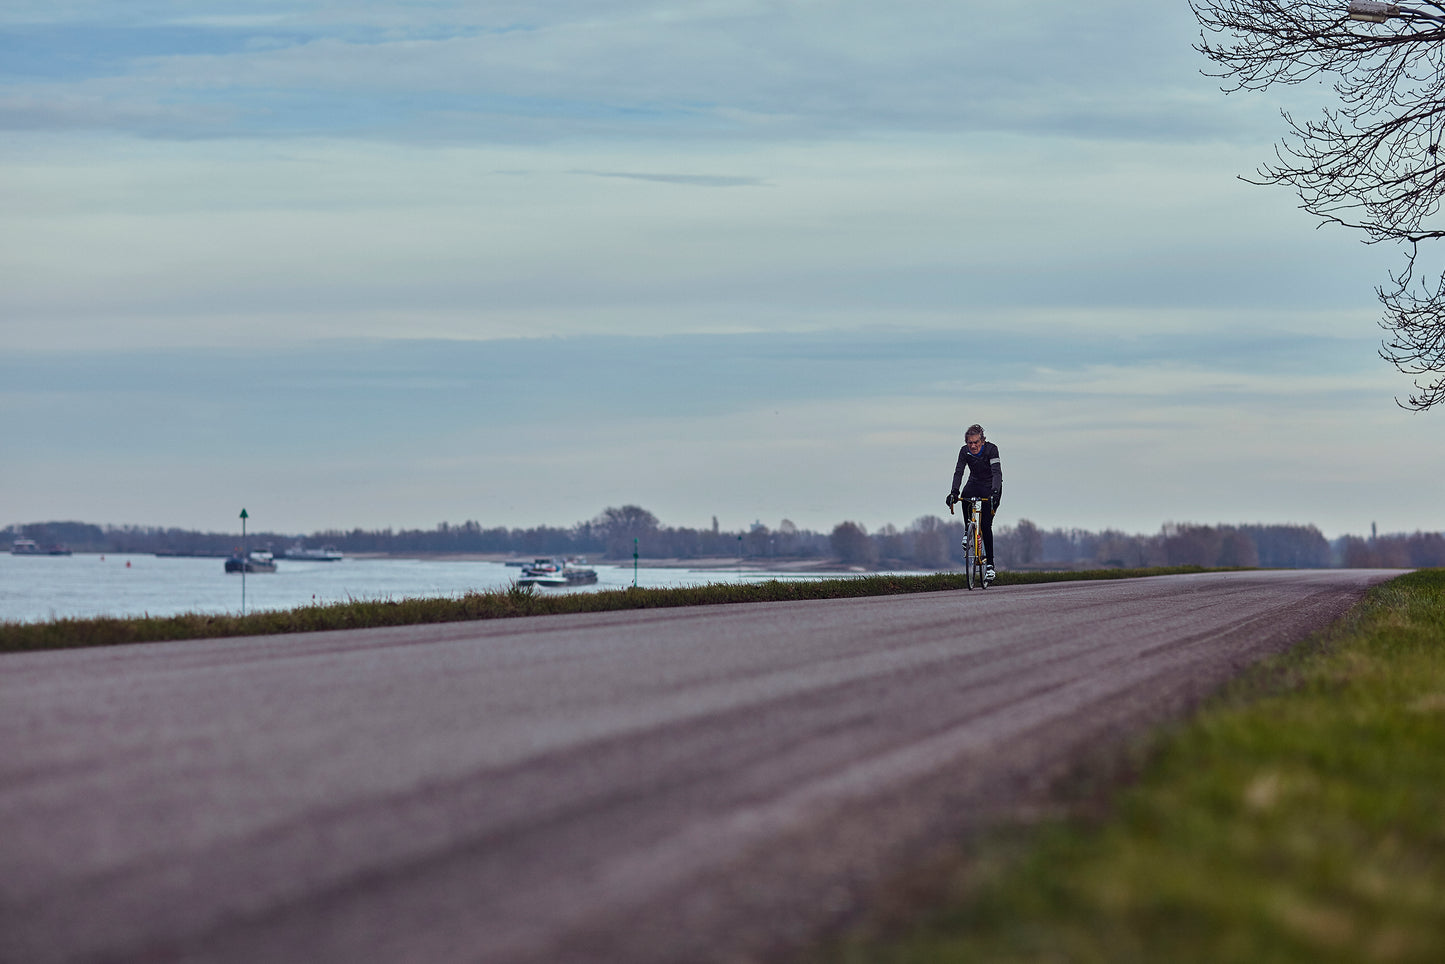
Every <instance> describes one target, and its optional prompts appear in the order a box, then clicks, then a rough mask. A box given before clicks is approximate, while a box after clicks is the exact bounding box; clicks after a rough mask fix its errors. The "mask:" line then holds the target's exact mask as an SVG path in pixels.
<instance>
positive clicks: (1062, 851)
mask: <svg viewBox="0 0 1445 964" xmlns="http://www.w3.org/2000/svg"><path fill="white" fill-rule="evenodd" d="M1145 759H1146V761H1147V762H1145V763H1144V765H1143V769H1142V775H1141V776H1140V777H1139V779H1138V781H1137V782H1136V783H1134V784H1133V785H1132V786H1129V787H1127V788H1125V789H1123V790H1119V791H1118V792H1117V794H1115V795H1114V796H1113V799H1112V803H1111V805H1110V806H1109V807H1107V812H1108V814H1109V815H1108V817H1107V818H1103V819H1101V818H1100V817H1098V816H1097V815H1096V816H1094V817H1087V816H1082V815H1080V814H1078V813H1076V814H1075V815H1074V816H1073V817H1071V818H1067V819H1060V820H1055V821H1053V822H1051V823H1048V824H1046V825H1044V826H1041V827H1040V826H1035V827H1032V828H1027V829H1020V828H1015V829H1014V830H1012V831H999V832H996V833H994V834H993V835H992V836H990V837H986V838H984V839H983V840H982V841H974V842H972V843H965V844H963V845H961V846H962V848H963V850H962V851H961V852H962V853H963V854H964V856H962V857H959V858H957V859H954V860H952V861H950V867H948V868H947V869H946V870H945V871H944V872H942V873H941V874H939V875H938V877H937V881H938V882H936V883H935V886H934V888H933V891H932V893H931V899H938V900H942V904H941V906H935V907H934V908H933V909H931V910H927V911H922V912H919V913H918V914H916V915H915V916H914V920H913V922H912V923H911V924H910V925H909V926H907V927H900V925H899V923H898V921H897V920H896V919H895V920H894V921H892V922H891V923H890V924H888V925H882V926H880V925H877V924H876V923H875V925H874V926H873V927H872V930H871V936H867V934H868V933H869V932H864V931H861V930H860V931H859V932H858V933H855V934H854V935H853V936H852V937H850V938H848V939H846V940H842V941H839V942H835V943H832V944H830V945H828V947H827V948H826V949H825V950H823V951H821V952H820V953H819V955H818V957H817V959H818V960H826V961H835V962H850V964H858V962H869V964H906V962H920V964H921V962H928V964H951V962H973V961H987V962H1039V964H1042V962H1050V964H1052V962H1078V964H1084V962H1110V964H1118V962H1140V964H1143V962H1151V964H1152V962H1211V964H1213V962H1269V964H1289V962H1301V964H1304V962H1309V964H1318V962H1333V961H1338V962H1346V961H1348V962H1357V961H1410V962H1413V961H1420V962H1424V961H1431V962H1434V961H1439V960H1441V959H1442V956H1445V570H1438V569H1437V570H1425V571H1420V572H1417V573H1413V574H1409V575H1406V576H1403V577H1401V578H1399V579H1396V580H1394V581H1392V582H1390V583H1387V584H1385V585H1382V586H1380V587H1377V588H1376V589H1374V590H1372V591H1371V592H1370V593H1369V595H1368V596H1367V597H1366V600H1365V601H1364V603H1362V605H1361V606H1360V607H1357V609H1356V610H1355V611H1354V612H1353V613H1352V614H1351V616H1350V617H1348V618H1347V619H1346V620H1344V621H1343V622H1342V624H1340V625H1339V626H1337V627H1336V628H1335V629H1334V630H1332V631H1331V632H1330V633H1328V634H1326V635H1323V636H1320V637H1317V638H1315V639H1313V640H1311V641H1310V642H1309V643H1307V644H1305V645H1303V646H1302V647H1299V648H1297V649H1296V650H1295V651H1293V652H1292V653H1291V654H1289V655H1288V656H1285V657H1281V658H1279V659H1277V660H1273V661H1270V662H1268V663H1266V664H1264V665H1262V666H1261V667H1260V668H1259V669H1258V670H1257V671H1255V672H1252V673H1250V674H1247V675H1246V676H1245V677H1244V678H1243V679H1241V680H1240V681H1239V682H1238V683H1237V684H1235V685H1233V686H1231V687H1230V688H1229V689H1228V690H1227V691H1226V692H1225V693H1224V694H1223V695H1222V696H1220V697H1218V698H1216V699H1215V700H1213V701H1211V702H1210V703H1209V704H1208V705H1207V706H1206V707H1205V708H1204V710H1203V711H1201V712H1200V713H1199V714H1197V715H1196V716H1195V717H1194V718H1193V719H1192V720H1190V721H1188V722H1186V723H1184V724H1181V725H1180V726H1178V727H1176V728H1174V729H1173V730H1172V731H1170V732H1167V733H1165V734H1163V735H1162V736H1160V737H1158V742H1157V743H1156V744H1155V745H1154V747H1153V748H1152V749H1151V750H1150V751H1149V752H1148V753H1147V755H1146V758H1145ZM1093 809H1095V810H1097V805H1096V806H1095V807H1094V808H1093ZM940 895H943V896H940ZM880 931H881V932H882V933H883V934H884V935H885V936H879V932H880Z"/></svg>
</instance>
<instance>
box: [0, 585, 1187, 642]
mask: <svg viewBox="0 0 1445 964" xmlns="http://www.w3.org/2000/svg"><path fill="white" fill-rule="evenodd" d="M1203 571H1205V570H1203V569H1200V568H1198V567H1197V566H1178V567H1168V568H1154V569H1095V570H1086V571H1080V572H1001V573H999V578H998V582H997V585H1000V586H1008V585H1022V584H1026V583H1042V582H1065V581H1073V580H1079V579H1125V578H1131V577H1138V576H1163V575H1174V574H1178V573H1187V572H1203ZM966 585H967V582H966V581H965V577H964V574H963V573H958V572H948V573H937V574H935V575H930V576H847V577H843V578H839V579H817V580H813V579H807V580H796V581H783V580H769V581H767V582H759V583H743V584H729V583H712V584H709V585H704V586H695V587H685V588H678V589H614V590H606V591H603V592H588V593H556V594H549V593H548V592H547V591H546V590H541V591H537V590H534V589H532V588H531V587H526V588H518V587H516V586H513V587H511V588H509V589H500V590H497V591H495V592H475V593H467V594H466V595H464V596H460V597H455V598H441V599H395V600H393V599H377V600H351V601H349V602H344V603H333V604H329V605H322V606H303V607H301V608H299V609H288V610H282V611H277V612H258V613H251V614H249V615H246V616H240V615H202V614H198V613H187V614H185V615H181V616H165V617H149V616H147V617H140V618H112V617H100V618H96V619H57V620H53V621H51V622H45V623H7V622H0V653H7V652H12V653H13V652H25V651H32V650H41V649H74V648H79V647H86V646H115V645H120V644H124V643H149V642H165V641H172V640H183V639H211V638H216V637H221V636H264V635H269V634H272V633H305V632H317V631H319V630H324V629H365V628H370V627H377V626H410V625H419V624H423V623H451V622H463V621H466V620H470V619H502V618H506V617H510V616H546V615H555V614H559V613H583V612H606V611H609V610H618V609H662V608H668V607H674V606H704V605H709V604H715V603H746V602H778V601H784V600H795V599H839V598H844V597H849V596H888V595H895V594H899V593H913V592H941V591H944V590H950V589H963V588H964V587H965V586H966Z"/></svg>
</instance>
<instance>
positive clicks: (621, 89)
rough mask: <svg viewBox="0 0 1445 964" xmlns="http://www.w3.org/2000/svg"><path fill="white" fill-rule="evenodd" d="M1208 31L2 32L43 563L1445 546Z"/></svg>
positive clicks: (811, 8)
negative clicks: (432, 533)
mask: <svg viewBox="0 0 1445 964" xmlns="http://www.w3.org/2000/svg"><path fill="white" fill-rule="evenodd" d="M1197 39H1198V27H1197V25H1196V24H1195V23H1194V21H1193V18H1192V15H1191V13H1190V11H1189V8H1188V5H1187V3H1185V2H1183V0H1177V2H1175V0H1169V2H1162V3H1152V4H1144V3H1139V2H1137V0H1130V2H1123V0H1098V2H1094V3H1090V4H1066V3H1044V4H1017V5H1009V6H1008V7H1002V6H1000V5H999V4H998V3H997V2H987V3H985V2H978V0H946V2H943V0H940V2H900V3H894V4H877V3H865V2H851V0H791V2H790V0H768V2H764V0H694V2H689V3H674V2H649V0H590V2H586V3H580V2H571V0H558V2H550V3H545V4H535V3H526V4H523V3H509V2H496V3H462V2H450V0H432V2H426V3H417V2H373V3H335V2H329V0H317V2H291V0H274V2H266V0H248V2H246V3H223V2H213V0H188V2H165V0H133V2H128V3H125V4H116V3H111V2H99V0H45V2H38V0H35V2H32V0H8V2H7V3H6V4H5V5H4V6H3V8H0V211H3V212H4V215H3V217H0V525H4V524H9V523H26V522H39V521H47V520H77V521H85V522H94V523H100V524H130V525H159V526H180V527H185V528H195V529H203V530H208V531H226V530H229V529H234V528H236V527H237V525H238V523H237V516H238V514H239V511H240V509H241V508H242V507H244V508H246V509H247V511H248V514H249V516H250V526H251V528H252V529H256V530H266V531H277V532H296V533H302V532H313V531H318V530H322V529H328V528H343V529H351V528H368V529H379V528H384V527H392V528H398V529H399V528H431V527H432V526H435V525H436V524H437V523H439V522H442V521H446V522H449V523H460V522H463V521H465V520H469V519H474V520H477V521H479V522H481V523H482V524H483V525H485V526H496V525H504V526H520V527H527V526H534V525H543V524H545V525H570V524H572V523H574V522H578V521H582V520H586V519H590V518H592V517H594V516H595V515H597V514H598V513H600V512H601V511H602V510H603V509H604V508H606V507H609V506H620V505H625V504H636V505H641V506H643V507H645V508H647V509H649V510H651V511H652V512H653V513H654V514H655V515H656V516H657V517H658V518H659V519H660V520H661V521H662V522H663V523H664V524H666V525H672V526H710V525H711V521H712V519H713V518H714V517H716V518H717V519H718V521H719V524H720V525H721V526H722V527H723V528H724V529H729V530H737V529H740V528H743V527H746V526H748V525H751V524H752V523H754V522H762V523H763V524H764V525H767V526H770V527H776V526H777V525H778V524H779V523H780V522H781V521H782V520H784V519H787V520H790V521H792V522H793V523H794V524H796V525H798V526H800V527H803V528H812V529H816V530H820V531H828V530H830V529H831V528H832V527H833V526H834V525H835V524H837V523H838V522H841V521H843V520H853V521H856V522H859V523H861V524H863V525H864V526H865V527H867V528H869V529H870V530H875V529H877V528H878V527H881V526H883V525H885V524H893V525H896V526H898V527H899V528H903V527H906V526H907V525H908V524H910V523H911V522H913V521H914V520H916V519H918V518H920V517H922V516H927V515H946V514H947V510H946V509H945V508H944V504H943V500H944V497H945V496H946V495H947V493H948V488H949V482H950V479H951V475H952V471H953V466H954V462H955V459H956V457H957V453H958V449H959V446H960V445H961V444H962V435H963V430H964V428H965V427H966V426H967V425H968V424H970V423H972V422H979V423H981V424H983V426H984V427H985V429H986V431H987V434H988V437H989V439H990V440H991V441H993V442H995V443H996V444H998V446H999V449H1000V454H1001V458H1002V465H1003V470H1004V479H1005V485H1004V498H1003V504H1002V507H1001V513H1000V522H1001V524H1012V523H1014V522H1016V521H1017V520H1018V519H1021V518H1027V519H1030V520H1031V521H1033V522H1034V523H1036V524H1038V525H1040V526H1043V527H1045V528H1053V527H1059V526H1061V527H1081V528H1088V529H1104V528H1114V529H1121V530H1124V531H1126V532H1153V531H1157V530H1158V529H1159V527H1160V526H1161V525H1162V524H1164V523H1167V522H1198V523H1210V524H1213V523H1256V522H1264V523H1298V524H1315V525H1317V526H1319V528H1320V529H1321V530H1322V531H1323V532H1324V533H1325V534H1326V535H1327V536H1331V537H1334V536H1338V535H1341V534H1345V533H1356V534H1359V533H1363V532H1367V531H1368V530H1369V527H1370V525H1371V523H1372V522H1373V523H1376V524H1378V526H1379V528H1380V531H1382V532H1397V531H1415V530H1427V531H1435V530H1441V529H1445V503H1442V502H1441V500H1440V499H1439V498H1438V480H1439V478H1440V477H1441V476H1442V475H1445V472H1442V469H1445V451H1442V448H1441V446H1440V445H1439V439H1440V437H1441V433H1442V431H1445V421H1442V419H1445V413H1434V414H1429V413H1426V414H1420V413H1412V412H1407V411H1404V410H1402V409H1400V408H1399V407H1398V406H1397V404H1396V401H1395V399H1396V397H1402V398H1403V397H1404V396H1405V395H1406V394H1408V392H1409V390H1410V383H1409V381H1408V380H1407V379H1406V378H1405V377H1404V376H1402V375H1400V374H1399V373H1398V372H1396V371H1395V370H1394V369H1393V368H1392V367H1391V366H1390V365H1389V364H1388V363H1386V362H1384V361H1382V360H1380V359H1379V357H1378V356H1377V350H1378V347H1379V343H1380V338H1381V331H1380V329H1379V327H1378V320H1379V317H1380V310H1379V305H1378V303H1377V302H1376V300H1375V294H1374V290H1375V287H1376V286H1377V285H1380V284H1382V283H1384V282H1386V281H1387V280H1388V275H1387V272H1388V271H1389V270H1390V269H1391V268H1392V267H1394V266H1395V265H1396V263H1397V262H1398V260H1399V253H1398V252H1396V251H1393V250H1390V249H1387V248H1383V247H1372V246H1368V245H1364V244H1362V243H1361V241H1360V239H1359V237H1358V236H1356V235H1353V234H1350V233H1349V232H1346V231H1344V230H1342V229H1335V228H1318V227H1317V226H1316V224H1315V223H1314V222H1313V221H1311V219H1310V218H1309V217H1308V216H1307V215H1305V214H1304V213H1302V212H1300V211H1299V210H1297V208H1296V205H1297V203H1298V202H1297V199H1296V198H1295V197H1294V196H1293V195H1291V194H1290V193H1289V191H1288V190H1285V189H1278V188H1273V189H1267V188H1262V187H1255V186H1252V185H1249V184H1246V183H1244V182H1243V181H1241V180H1240V179H1239V176H1240V175H1247V174H1249V173H1250V172H1252V171H1253V170H1254V169H1255V168H1256V167H1257V166H1258V165H1259V164H1260V163H1262V162H1264V161H1265V160H1267V159H1268V158H1269V157H1270V156H1271V152H1272V151H1273V147H1274V144H1275V143H1276V141H1277V140H1278V138H1279V137H1280V136H1281V134H1282V133H1283V129H1284V125H1283V121H1282V120H1281V118H1280V114H1279V112H1280V110H1281V108H1284V107H1289V108H1291V109H1293V110H1295V111H1298V112H1318V111H1319V110H1320V109H1321V108H1322V107H1324V106H1326V105H1328V104H1329V103H1330V101H1329V90H1328V88H1327V87H1321V86H1313V85H1311V86H1308V87H1305V88H1297V89H1289V90H1283V91H1277V92H1270V93H1267V94H1234V95H1230V96H1225V95H1224V94H1222V93H1221V92H1220V90H1219V82H1218V81H1216V80H1213V79H1211V78H1208V77H1205V76H1202V74H1201V70H1202V68H1203V67H1204V66H1205V63H1204V60H1203V58H1202V57H1201V56H1200V55H1199V54H1197V53H1196V52H1195V51H1194V50H1193V49H1192V47H1191V44H1192V43H1194V42H1195V41H1196V40H1197Z"/></svg>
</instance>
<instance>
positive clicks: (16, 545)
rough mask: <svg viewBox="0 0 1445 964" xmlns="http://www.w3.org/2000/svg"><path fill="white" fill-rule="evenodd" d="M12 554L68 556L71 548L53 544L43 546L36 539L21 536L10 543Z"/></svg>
mask: <svg viewBox="0 0 1445 964" xmlns="http://www.w3.org/2000/svg"><path fill="white" fill-rule="evenodd" d="M10 554H11V555H12V556H68V555H70V550H69V549H67V548H65V547H64V546H62V545H59V544H57V545H53V546H48V547H45V548H41V546H40V543H38V542H36V541H35V540H34V539H26V538H23V537H22V538H19V539H16V540H15V541H14V542H12V543H11V544H10Z"/></svg>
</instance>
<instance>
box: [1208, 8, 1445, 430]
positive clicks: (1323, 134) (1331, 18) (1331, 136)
mask: <svg viewBox="0 0 1445 964" xmlns="http://www.w3.org/2000/svg"><path fill="white" fill-rule="evenodd" d="M1190 7H1191V8H1192V9H1193V11H1194V15H1195V17H1196V18H1197V19H1198V20H1199V24H1200V26H1201V27H1202V28H1203V29H1202V31H1201V34H1200V41H1199V43H1198V44H1196V45H1195V46H1196V49H1197V50H1198V51H1199V52H1200V53H1202V54H1203V55H1204V56H1205V57H1207V58H1208V59H1209V60H1210V62H1211V63H1212V64H1213V65H1214V66H1215V68H1217V69H1216V70H1213V71H1206V73H1207V74H1208V75H1209V76H1213V77H1218V78H1221V79H1222V80H1224V81H1226V83H1225V85H1224V88H1223V89H1224V90H1225V91H1226V92H1233V91H1240V90H1265V89H1267V88H1269V87H1272V86H1274V85H1276V84H1301V83H1304V82H1306V81H1311V80H1325V79H1327V78H1328V79H1329V81H1330V85H1331V87H1332V89H1333V91H1334V93H1335V95H1336V97H1337V98H1338V101H1339V103H1338V106H1336V107H1334V108H1332V109H1327V110H1325V111H1324V112H1323V113H1322V115H1321V117H1319V118H1318V119H1315V120H1308V121H1301V120H1298V119H1296V118H1295V117H1294V116H1292V115H1291V114H1289V113H1288V112H1283V116H1284V120H1285V125H1286V127H1287V128H1288V133H1287V134H1286V136H1285V138H1284V139H1283V140H1282V142H1281V143H1280V144H1279V145H1278V146H1277V147H1276V149H1275V157H1274V161H1273V162H1270V163H1266V164H1263V165H1261V166H1260V168H1259V169H1258V170H1257V171H1256V176H1255V177H1253V178H1246V180H1248V181H1250V183H1253V184H1265V185H1277V184H1283V185H1288V186H1290V187H1292V188H1294V189H1295V191H1297V192H1298V194H1299V197H1300V202H1301V204H1300V206H1301V207H1302V208H1303V209H1304V210H1306V211H1308V212H1309V213H1310V214H1313V215H1315V216H1316V217H1318V218H1320V219H1321V220H1322V221H1324V222H1326V223H1333V224H1339V225H1343V226H1345V227H1348V228H1353V229H1356V230H1359V231H1362V232H1363V233H1364V235H1365V240H1366V241H1367V242H1369V243H1371V244H1374V243H1379V242H1381V241H1388V242H1394V243H1397V244H1402V245H1407V246H1408V248H1409V254H1408V256H1407V263H1406V267H1405V270H1404V271H1402V272H1401V273H1400V274H1398V275H1392V276H1391V286H1389V287H1382V288H1379V289H1377V293H1378V295H1379V297H1380V301H1381V303H1382V304H1383V305H1384V306H1385V317H1384V320H1383V321H1382V322H1381V327H1383V328H1384V329H1385V330H1386V331H1387V332H1388V333H1389V335H1388V336H1387V338H1386V340H1385V341H1384V343H1383V345H1382V348H1381V351H1380V355H1381V357H1382V358H1384V359H1386V360H1387V361H1390V362H1391V363H1393V364H1394V365H1395V366H1396V368H1398V369H1399V370H1400V371H1401V372H1403V373H1405V374H1407V375H1411V376H1413V377H1414V378H1415V387H1416V390H1417V393H1416V394H1412V395H1410V396H1409V398H1408V401H1407V402H1402V403H1401V404H1402V406H1403V407H1406V408H1411V409H1416V410H1424V409H1428V408H1431V407H1432V406H1434V405H1437V404H1440V403H1442V402H1445V276H1442V277H1441V279H1440V281H1439V282H1438V283H1437V284H1436V285H1435V286H1434V287H1429V286H1426V285H1424V284H1416V283H1415V268H1416V256H1417V253H1418V246H1419V244H1420V243H1421V242H1423V241H1430V240H1434V239H1438V238H1445V223H1440V222H1439V221H1438V219H1437V215H1439V213H1440V206H1441V201H1442V199H1445V156H1442V154H1441V150H1442V142H1445V23H1442V22H1441V21H1438V20H1435V19H1433V18H1434V17H1441V18H1442V19H1445V3H1442V2H1432V0H1418V2H1415V3H1413V4H1412V5H1410V6H1408V7H1406V8H1398V14H1397V15H1395V16H1392V17H1391V18H1390V19H1389V20H1387V21H1386V22H1384V23H1364V22H1359V21H1355V20H1351V19H1350V18H1349V16H1348V13H1347V0H1289V2H1278V0H1191V3H1190ZM1420 14H1424V16H1421V15H1420ZM1421 379H1423V381H1422V380H1421Z"/></svg>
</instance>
